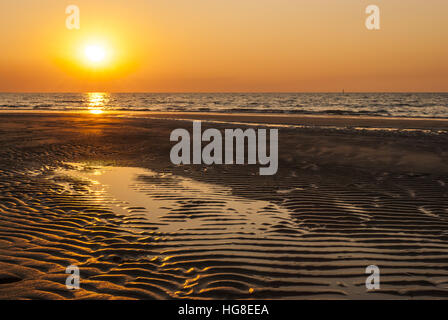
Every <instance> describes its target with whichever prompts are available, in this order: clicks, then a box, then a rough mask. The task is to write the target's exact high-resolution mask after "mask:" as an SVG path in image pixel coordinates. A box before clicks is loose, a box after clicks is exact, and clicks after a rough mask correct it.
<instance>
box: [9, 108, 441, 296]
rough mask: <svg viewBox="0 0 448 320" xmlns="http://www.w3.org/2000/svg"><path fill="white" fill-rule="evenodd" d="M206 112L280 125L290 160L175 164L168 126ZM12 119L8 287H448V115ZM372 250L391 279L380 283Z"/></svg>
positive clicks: (289, 291)
mask: <svg viewBox="0 0 448 320" xmlns="http://www.w3.org/2000/svg"><path fill="white" fill-rule="evenodd" d="M192 120H202V127H203V128H204V129H207V128H216V129H218V130H223V129H225V128H243V129H244V128H252V127H256V128H277V129H278V130H279V137H278V142H279V159H278V160H279V164H278V172H277V173H276V175H274V176H260V175H259V174H258V169H259V166H257V165H213V166H206V165H173V164H172V163H171V161H170V149H171V147H172V146H173V143H172V142H170V133H171V132H172V131H173V130H174V129H176V128H185V129H187V130H189V131H191V128H192ZM0 123H1V124H0V133H1V134H0V154H1V156H0V186H1V188H0V192H1V194H0V199H1V200H0V299H412V298H419V299H446V298H447V297H448V120H446V119H428V118H382V117H361V116H328V115H319V116H317V115H315V116H307V115H275V114H236V113H233V114H232V113H199V112H196V113H181V112H171V113H170V112H147V113H142V112H140V113H138V112H135V113H133V112H110V113H107V112H106V113H104V114H90V113H88V112H65V113H64V112H23V111H22V112H11V111H4V112H2V113H0ZM70 265H74V266H77V267H79V270H80V288H79V289H78V290H68V289H67V287H66V279H67V276H68V274H67V273H66V268H67V267H68V266H70ZM370 265H375V266H378V267H379V268H380V270H381V288H380V289H379V290H366V285H365V281H366V278H367V276H368V274H366V272H365V270H366V267H368V266H370Z"/></svg>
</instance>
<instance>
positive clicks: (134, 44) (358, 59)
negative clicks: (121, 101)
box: [0, 0, 448, 92]
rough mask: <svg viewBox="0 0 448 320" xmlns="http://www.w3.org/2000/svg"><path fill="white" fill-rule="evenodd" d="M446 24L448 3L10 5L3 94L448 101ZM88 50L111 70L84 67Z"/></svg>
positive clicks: (127, 0)
mask: <svg viewBox="0 0 448 320" xmlns="http://www.w3.org/2000/svg"><path fill="white" fill-rule="evenodd" d="M70 4H76V5H78V6H79V8H80V10H81V29H80V30H67V29H66V26H65V19H66V17H67V15H66V14H65V8H66V7H67V6H68V5H70ZM369 4H376V5H378V6H379V7H380V9H381V30H379V31H368V30H367V29H366V28H365V26H364V22H365V19H366V17H367V15H366V14H365V13H364V11H365V8H366V7H367V5H369ZM447 16H448V1H446V0H425V1H423V0H406V1H403V0H387V1H385V0H369V1H364V0H338V1H335V0H189V1H186V0H70V1H65V0H40V1H36V0H1V2H0V48H1V49H0V92H10V91H15V92H83V91H110V92H198V91H199V92H210V91H212V92H222V91H225V92H229V91H230V92H236V91H239V92H241V91H243V92H255V91H269V92H274V91H287V92H292V91H294V92H295V91H297V92H315V91H324V92H327V91H341V90H342V89H343V88H344V89H345V90H346V91H443V92H445V91H447V87H448V86H447V84H448V58H447V57H448V41H447V39H448V19H447V18H446V17H447ZM89 43H104V44H106V46H107V48H108V49H107V50H108V53H109V54H110V56H111V58H110V61H109V62H108V63H107V65H106V66H103V67H102V68H93V67H92V66H90V65H88V64H87V63H86V61H84V60H83V59H82V58H80V55H79V52H81V51H82V50H83V48H84V47H85V45H86V44H89Z"/></svg>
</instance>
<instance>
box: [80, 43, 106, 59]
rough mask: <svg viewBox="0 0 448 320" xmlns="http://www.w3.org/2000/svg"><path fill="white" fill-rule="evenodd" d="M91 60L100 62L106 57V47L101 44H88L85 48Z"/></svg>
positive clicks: (86, 54) (87, 56)
mask: <svg viewBox="0 0 448 320" xmlns="http://www.w3.org/2000/svg"><path fill="white" fill-rule="evenodd" d="M84 53H85V56H86V58H87V60H88V61H89V62H92V63H100V62H103V61H104V59H105V58H106V49H105V48H104V47H102V46H99V45H88V46H87V47H86V48H85V50H84Z"/></svg>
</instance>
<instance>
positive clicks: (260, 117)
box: [0, 110, 448, 130]
mask: <svg viewBox="0 0 448 320" xmlns="http://www.w3.org/2000/svg"><path fill="white" fill-rule="evenodd" d="M20 114H22V115H35V116H36V115H39V117H45V116H49V115H50V116H67V115H72V116H92V117H97V118H101V117H124V118H125V117H135V118H142V119H148V118H149V119H150V118H154V119H165V120H203V121H222V122H239V123H242V124H244V123H255V124H259V125H264V124H268V125H269V124H270V125H293V126H294V125H295V126H301V125H303V126H322V127H349V128H350V127H365V128H385V129H389V128H396V129H442V130H448V118H412V117H403V118H401V117H400V118H399V117H380V116H346V115H295V114H283V113H282V114H280V113H219V112H177V111H173V112H147V111H124V112H123V111H105V112H104V113H101V114H91V113H90V112H89V111H88V110H85V111H44V112H43V111H36V110H18V111H11V110H0V116H8V115H20Z"/></svg>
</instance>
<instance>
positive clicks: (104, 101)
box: [0, 93, 448, 118]
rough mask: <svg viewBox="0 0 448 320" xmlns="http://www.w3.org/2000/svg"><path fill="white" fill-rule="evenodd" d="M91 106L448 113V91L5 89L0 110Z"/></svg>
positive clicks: (402, 114) (365, 113) (439, 115)
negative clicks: (50, 91) (110, 91)
mask: <svg viewBox="0 0 448 320" xmlns="http://www.w3.org/2000/svg"><path fill="white" fill-rule="evenodd" d="M89 109H101V110H104V111H106V110H117V111H126V110H129V111H189V112H200V111H203V112H204V111H211V112H255V113H294V114H328V115H334V114H338V115H363V116H388V117H430V118H448V93H347V94H342V93H165V94H163V93H114V94H108V93H86V94H82V93H56V94H48V93H45V94H35V93H28V94H15V93H1V94H0V110H44V111H45V110H66V111H73V110H89Z"/></svg>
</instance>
